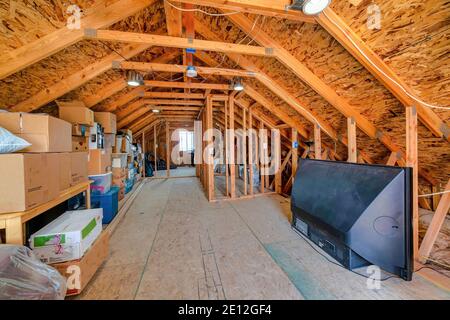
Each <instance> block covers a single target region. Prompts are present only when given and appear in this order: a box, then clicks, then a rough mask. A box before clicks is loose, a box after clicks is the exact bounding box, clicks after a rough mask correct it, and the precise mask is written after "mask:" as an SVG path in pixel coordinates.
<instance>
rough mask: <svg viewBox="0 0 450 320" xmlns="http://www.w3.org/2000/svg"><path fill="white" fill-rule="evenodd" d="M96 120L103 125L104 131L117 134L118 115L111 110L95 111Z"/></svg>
mask: <svg viewBox="0 0 450 320" xmlns="http://www.w3.org/2000/svg"><path fill="white" fill-rule="evenodd" d="M94 120H95V122H98V123H100V124H101V125H102V127H103V132H104V133H113V134H116V131H117V128H116V123H117V120H116V115H115V114H114V113H111V112H94Z"/></svg>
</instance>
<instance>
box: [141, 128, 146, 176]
mask: <svg viewBox="0 0 450 320" xmlns="http://www.w3.org/2000/svg"><path fill="white" fill-rule="evenodd" d="M142 154H143V156H144V157H143V158H144V163H143V166H142V177H143V178H145V176H146V175H145V130H144V131H143V132H142Z"/></svg>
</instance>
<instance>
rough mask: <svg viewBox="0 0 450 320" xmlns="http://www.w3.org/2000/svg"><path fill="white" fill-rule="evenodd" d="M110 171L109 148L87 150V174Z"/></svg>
mask: <svg viewBox="0 0 450 320" xmlns="http://www.w3.org/2000/svg"><path fill="white" fill-rule="evenodd" d="M110 171H111V149H94V150H89V159H88V174H89V175H96V174H105V173H107V172H110Z"/></svg>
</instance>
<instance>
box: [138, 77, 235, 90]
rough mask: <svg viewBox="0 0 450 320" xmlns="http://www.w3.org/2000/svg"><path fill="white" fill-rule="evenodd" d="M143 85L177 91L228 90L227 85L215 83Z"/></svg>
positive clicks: (170, 82)
mask: <svg viewBox="0 0 450 320" xmlns="http://www.w3.org/2000/svg"><path fill="white" fill-rule="evenodd" d="M144 85H145V86H147V87H160V88H179V89H211V90H222V91H228V90H230V85H229V84H220V83H218V84H216V83H195V82H193V83H185V82H172V81H155V80H149V81H144Z"/></svg>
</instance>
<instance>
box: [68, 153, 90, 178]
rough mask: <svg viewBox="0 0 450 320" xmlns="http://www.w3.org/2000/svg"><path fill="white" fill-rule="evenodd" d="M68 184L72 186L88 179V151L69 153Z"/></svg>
mask: <svg viewBox="0 0 450 320" xmlns="http://www.w3.org/2000/svg"><path fill="white" fill-rule="evenodd" d="M70 172H71V174H70V175H71V179H70V185H71V186H74V185H77V184H79V183H81V182H84V181H87V180H88V153H87V152H71V153H70Z"/></svg>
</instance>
